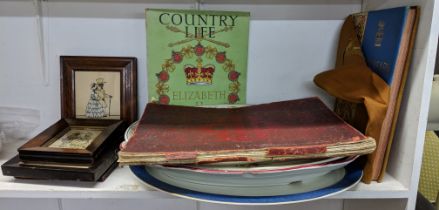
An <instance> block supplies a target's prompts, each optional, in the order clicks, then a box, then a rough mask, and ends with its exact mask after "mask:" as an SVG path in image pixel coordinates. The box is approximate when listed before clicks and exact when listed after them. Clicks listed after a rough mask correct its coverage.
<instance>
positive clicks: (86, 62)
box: [61, 56, 137, 124]
mask: <svg viewBox="0 0 439 210" xmlns="http://www.w3.org/2000/svg"><path fill="white" fill-rule="evenodd" d="M136 63H137V61H136V58H131V57H91V56H61V101H62V103H61V104H62V106H61V114H62V117H63V118H75V119H97V120H123V121H124V122H126V123H129V124H130V123H132V122H134V120H135V118H136V117H137V85H136V84H137V64H136Z"/></svg>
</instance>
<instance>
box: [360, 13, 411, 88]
mask: <svg viewBox="0 0 439 210" xmlns="http://www.w3.org/2000/svg"><path fill="white" fill-rule="evenodd" d="M409 10H410V7H397V8H392V9H384V10H378V11H370V12H368V14H367V22H366V26H365V29H364V36H363V42H362V48H363V53H364V57H365V58H366V62H367V65H368V66H369V67H370V68H371V69H372V70H373V71H374V72H375V73H376V74H378V75H379V76H380V77H381V78H382V79H383V80H384V81H386V83H387V84H389V85H391V84H392V81H393V77H394V76H393V75H394V71H395V65H396V61H397V59H398V52H399V48H400V46H401V37H402V36H403V32H404V27H405V23H406V18H407V14H408V12H409Z"/></svg>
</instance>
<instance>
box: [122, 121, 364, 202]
mask: <svg viewBox="0 0 439 210" xmlns="http://www.w3.org/2000/svg"><path fill="white" fill-rule="evenodd" d="M135 127H136V123H134V124H133V125H131V126H130V127H129V128H128V129H127V131H126V132H125V142H124V143H122V144H121V147H123V145H124V144H126V141H128V139H129V137H130V136H131V135H133V133H134V129H135ZM357 157H358V156H351V157H335V158H327V159H309V160H292V161H283V162H276V163H273V162H263V163H253V164H248V163H243V162H237V163H234V164H230V163H228V164H204V165H148V166H130V168H131V171H132V172H133V173H134V175H135V176H136V177H137V178H139V179H140V180H141V181H142V182H144V183H146V184H148V185H149V186H152V187H154V188H157V189H158V190H161V191H165V192H168V193H171V194H174V195H176V196H180V197H186V198H191V199H195V200H202V201H208V202H215V203H229V204H252V205H272V204H281V203H296V202H303V201H308V200H314V199H318V198H322V197H327V196H330V195H333V194H336V193H340V192H343V191H345V190H347V189H349V188H350V187H352V186H354V185H355V184H357V183H358V182H359V181H360V179H361V177H362V170H361V169H360V168H358V167H355V165H352V164H351V165H348V164H349V163H351V162H353V161H354V160H355V159H356V158H357Z"/></svg>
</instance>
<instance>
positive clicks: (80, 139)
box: [18, 119, 126, 166]
mask: <svg viewBox="0 0 439 210" xmlns="http://www.w3.org/2000/svg"><path fill="white" fill-rule="evenodd" d="M125 128H126V123H124V122H123V121H121V120H91V119H61V120H59V121H58V122H56V123H55V124H53V125H52V126H50V127H49V128H47V129H46V130H44V131H43V132H41V133H40V134H39V135H37V136H36V137H34V138H33V139H31V140H29V141H28V142H26V143H25V144H24V145H23V146H21V147H20V148H18V153H19V157H20V160H22V161H24V162H26V161H29V162H33V163H41V165H47V164H54V163H57V164H60V165H62V164H63V163H64V164H67V165H77V166H78V165H81V164H82V165H83V166H87V165H89V166H91V165H92V164H93V163H94V162H95V160H96V158H97V157H98V156H99V155H100V154H101V153H102V152H103V151H105V150H107V148H108V149H110V150H111V148H114V147H116V146H117V145H118V144H119V143H120V139H121V138H122V134H123V131H124V129H125Z"/></svg>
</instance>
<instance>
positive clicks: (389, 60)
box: [335, 6, 419, 182]
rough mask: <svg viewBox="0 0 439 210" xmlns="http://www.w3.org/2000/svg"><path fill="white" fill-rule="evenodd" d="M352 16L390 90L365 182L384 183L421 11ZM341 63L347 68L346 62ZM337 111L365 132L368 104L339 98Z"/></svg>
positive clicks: (369, 56)
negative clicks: (365, 105) (366, 106)
mask: <svg viewBox="0 0 439 210" xmlns="http://www.w3.org/2000/svg"><path fill="white" fill-rule="evenodd" d="M352 16H353V19H354V22H355V29H356V32H357V36H358V38H359V40H360V42H361V48H362V53H363V54H364V57H365V60H366V63H367V65H368V66H369V68H370V69H371V70H372V71H373V72H375V73H376V74H377V75H379V76H380V77H381V78H382V79H383V80H384V81H385V82H386V83H387V84H388V86H389V88H390V92H389V99H388V104H387V111H386V114H385V116H384V119H383V121H382V122H380V123H381V128H380V133H379V135H377V136H374V137H375V138H376V140H377V149H376V151H375V152H374V153H372V154H371V155H370V156H369V160H368V163H367V164H366V166H365V175H364V178H363V181H365V182H370V181H373V180H377V181H380V180H382V178H383V176H384V173H385V170H386V165H387V161H388V158H389V154H390V148H391V144H392V140H393V137H394V133H395V128H396V123H397V119H398V113H399V109H400V104H401V100H402V97H403V90H404V86H405V81H406V78H407V74H408V70H409V66H410V60H411V59H410V58H411V51H412V48H413V44H414V38H415V32H416V28H417V22H418V17H419V9H418V8H417V7H408V6H407V7H398V8H391V9H384V10H377V11H370V12H364V13H357V14H353V15H352ZM342 50H344V49H342ZM337 63H339V64H340V65H343V62H340V61H338V62H337ZM335 112H336V113H338V114H340V116H342V117H343V119H345V120H346V121H347V122H349V123H350V124H352V125H353V126H354V127H356V128H357V129H359V130H361V131H365V127H366V125H367V121H368V116H367V113H366V109H365V107H364V104H355V103H351V102H347V101H344V100H340V99H337V101H336V104H335ZM346 113H349V114H346Z"/></svg>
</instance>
